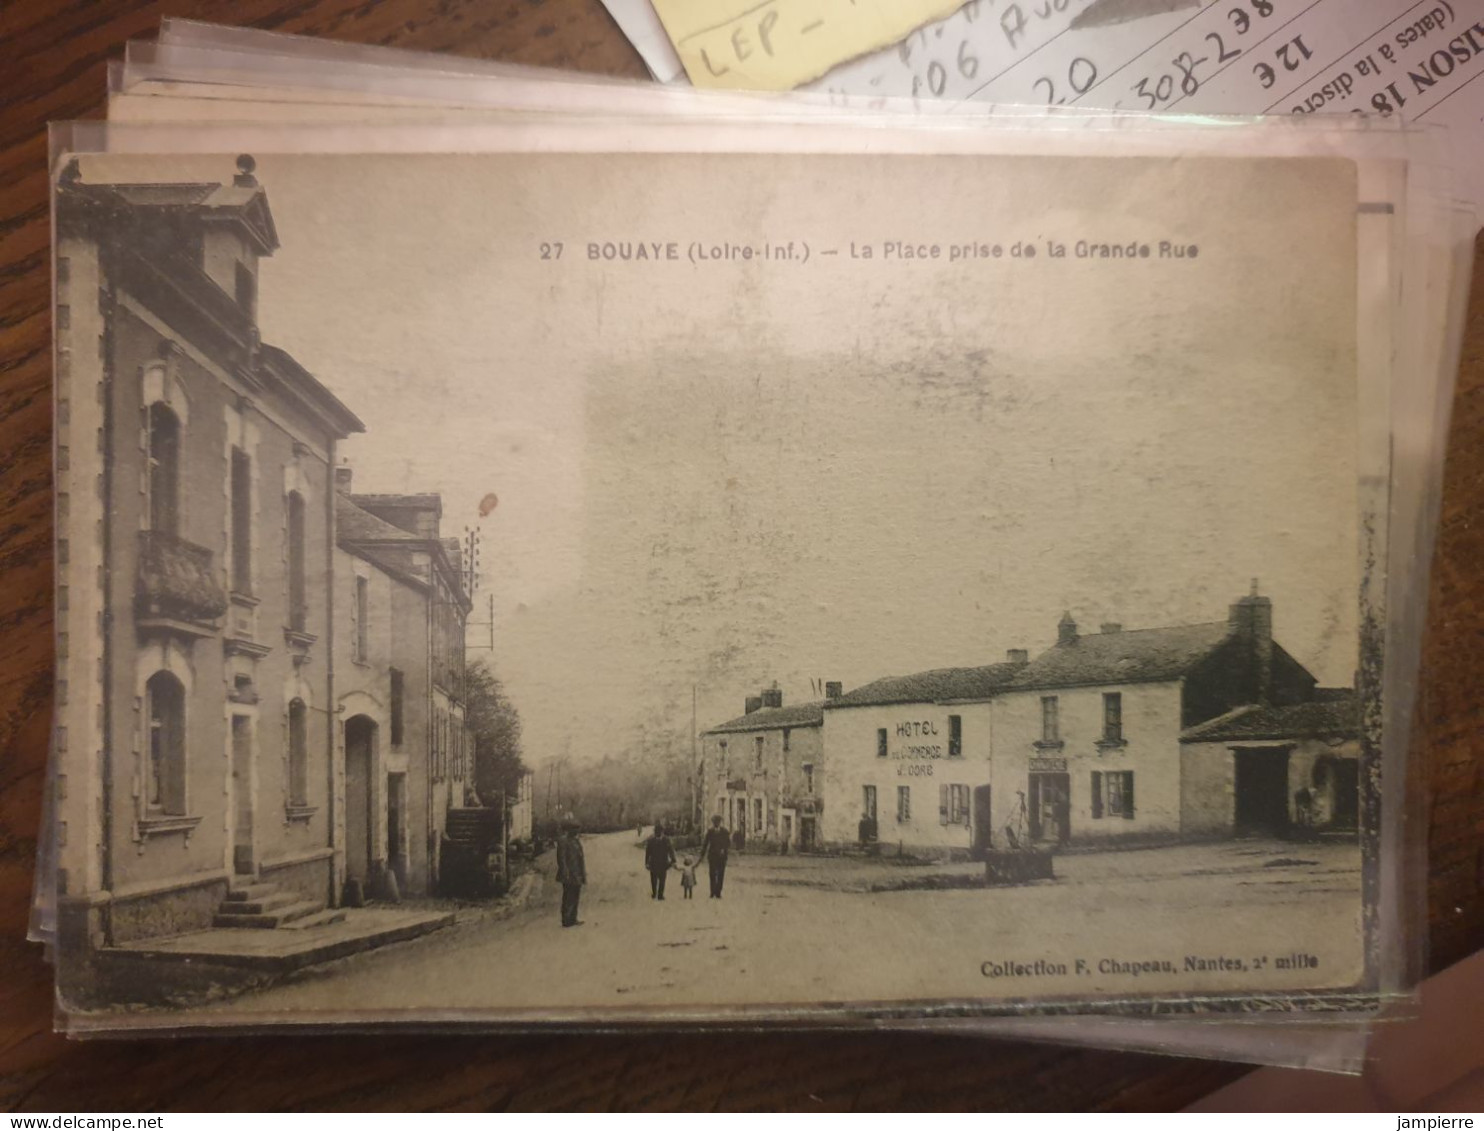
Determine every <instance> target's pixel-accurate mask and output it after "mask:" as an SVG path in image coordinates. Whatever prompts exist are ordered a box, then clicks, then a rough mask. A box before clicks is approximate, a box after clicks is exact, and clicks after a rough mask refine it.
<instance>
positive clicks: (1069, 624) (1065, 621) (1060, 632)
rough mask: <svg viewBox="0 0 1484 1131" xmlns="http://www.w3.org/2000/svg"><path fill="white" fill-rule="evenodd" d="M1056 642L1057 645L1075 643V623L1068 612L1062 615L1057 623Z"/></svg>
mask: <svg viewBox="0 0 1484 1131" xmlns="http://www.w3.org/2000/svg"><path fill="white" fill-rule="evenodd" d="M1056 642H1057V643H1058V644H1075V643H1077V622H1076V621H1074V620H1073V619H1072V614H1071V613H1070V612H1066V613H1062V615H1061V620H1059V621H1057V624H1056Z"/></svg>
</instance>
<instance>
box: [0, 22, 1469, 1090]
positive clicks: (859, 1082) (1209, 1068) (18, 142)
mask: <svg viewBox="0 0 1484 1131" xmlns="http://www.w3.org/2000/svg"><path fill="white" fill-rule="evenodd" d="M167 15H169V16H184V17H191V18H196V19H203V20H212V21H216V22H220V23H237V24H247V25H252V26H255V27H260V28H273V29H278V30H283V31H291V32H301V33H306V34H313V35H321V36H329V37H334V38H339V39H346V40H354V41H358V42H363V43H382V44H393V45H397V46H404V47H410V48H418V49H426V50H441V51H450V52H454V53H457V54H463V55H470V56H478V57H484V58H499V59H506V60H510V61H515V62H522V63H532V64H540V65H545V66H554V67H566V68H571V69H576V70H583V71H592V72H602V73H606V74H611V75H622V76H630V77H636V78H637V77H643V76H644V74H645V72H644V69H643V66H642V64H641V63H640V61H639V58H638V56H637V55H636V54H635V53H634V51H633V49H632V48H631V47H630V46H629V44H628V43H627V41H626V40H625V39H624V38H623V35H622V33H620V32H619V30H618V28H617V27H616V26H615V25H614V24H613V22H612V21H611V19H610V18H609V17H608V15H607V14H606V12H605V11H604V10H603V8H602V6H601V5H600V4H599V2H598V0H173V2H171V3H168V4H167V3H163V2H159V0H61V2H56V0H0V284H3V286H0V751H3V754H0V1107H3V1108H5V1109H7V1110H39V1111H60V1112H67V1111H73V1112H76V1111H88V1110H100V1109H106V1110H130V1109H135V1110H140V1111H145V1110H150V1111H155V1110H172V1109H173V1110H257V1109H367V1110H375V1109H440V1108H453V1109H474V1110H481V1109H493V1110H527V1109H548V1108H557V1109H608V1110H613V1109H623V1110H634V1109H656V1110H659V1109H686V1110H714V1109H715V1110H719V1109H805V1110H808V1109H818V1110H827V1109H856V1110H868V1109H880V1108H927V1109H938V1108H980V1109H1013V1110H1026V1109H1080V1108H1120V1109H1165V1108H1173V1107H1179V1106H1182V1105H1183V1104H1185V1103H1188V1102H1190V1101H1192V1100H1194V1099H1195V1098H1197V1097H1198V1096H1200V1095H1202V1094H1204V1093H1206V1092H1207V1091H1209V1090H1211V1089H1213V1088H1215V1087H1217V1086H1219V1085H1221V1084H1224V1083H1226V1082H1227V1081H1229V1080H1231V1079H1233V1078H1234V1077H1235V1076H1237V1075H1238V1074H1240V1073H1241V1072H1242V1071H1243V1070H1242V1069H1241V1068H1238V1067H1235V1066H1231V1065H1223V1064H1215V1063H1206V1062H1200V1061H1194V1060H1180V1059H1174V1058H1161V1057H1154V1056H1143V1055H1131V1054H1118V1053H1109V1052H1093V1051H1081V1050H1066V1049H1056V1048H1052V1047H1047V1046H1035V1045H1029V1044H1026V1045H1020V1044H1009V1043H1004V1042H996V1041H988V1040H978V1039H965V1038H949V1037H941V1036H922V1035H900V1034H887V1033H857V1034H839V1033H836V1034H814V1035H799V1034H786V1035H777V1034H740V1033H739V1034H725V1035H720V1034H718V1035H707V1036H695V1035H688V1036H682V1037H675V1036H668V1037H667V1036H632V1035H630V1036H613V1035H583V1036H573V1035H562V1036H499V1037H497V1036H485V1037H476V1036H457V1037H448V1036H415V1035H406V1034H402V1035H396V1036H372V1035H347V1036H334V1037H298V1038H294V1037H283V1036H273V1037H239V1038H213V1039H196V1040H180V1041H160V1040H155V1041H136V1042H69V1041H67V1040H65V1039H63V1038H61V1037H58V1036H56V1035H54V1034H53V1033H52V1031H51V1029H52V1015H51V971H50V968H49V967H48V966H46V965H45V964H44V963H43V961H42V956H41V954H40V951H39V948H37V947H35V946H33V945H31V944H28V943H27V942H25V941H24V935H25V926H26V912H27V906H28V902H29V899H30V894H31V878H32V860H33V857H34V854H35V850H36V832H37V818H38V813H39V810H40V801H41V786H42V777H43V768H44V763H45V757H46V750H47V737H48V728H49V720H50V713H51V687H52V635H51V633H52V511H51V507H52V494H51V492H52V480H51V412H52V408H51V362H50V348H51V327H50V319H49V311H48V304H49V293H50V292H49V288H50V271H49V265H48V209H47V196H46V184H47V179H46V168H45V163H46V123H47V122H48V121H59V120H67V119H76V118H88V117H99V116H101V115H102V112H103V106H104V82H105V64H106V61H107V60H108V59H109V58H110V57H113V56H116V55H118V54H120V53H121V52H122V49H123V44H124V41H125V40H126V39H128V38H129V37H131V36H148V35H150V34H151V33H152V31H153V30H154V29H155V28H156V27H157V26H158V22H159V20H160V19H161V18H162V17H164V16H167ZM1478 261H1479V260H1478V249H1476V270H1477V265H1478ZM1481 426H1484V296H1479V295H1477V294H1476V295H1475V297H1474V298H1473V300H1472V303H1471V309H1470V322H1469V337H1468V341H1467V343H1466V356H1465V360H1464V365H1463V370H1462V374H1461V376H1460V379H1459V389H1458V395H1457V400H1456V404H1455V407H1454V414H1453V426H1452V435H1451V438H1450V442H1449V451H1448V470H1447V478H1446V487H1445V491H1444V497H1443V503H1442V525H1441V532H1440V538H1439V545H1438V554H1437V561H1436V564H1435V567H1434V571H1433V577H1432V584H1431V595H1430V605H1429V611H1428V617H1427V621H1428V637H1427V644H1426V651H1425V655H1424V660H1423V675H1422V681H1423V691H1422V696H1421V700H1420V705H1419V726H1418V731H1417V740H1416V742H1417V750H1418V757H1419V759H1421V761H1422V762H1423V763H1424V764H1425V768H1426V769H1425V773H1426V778H1427V782H1428V785H1429V789H1430V794H1429V799H1428V807H1427V819H1428V822H1429V830H1430V831H1429V855H1430V860H1429V890H1428V902H1429V920H1430V935H1431V962H1430V965H1431V967H1432V968H1433V969H1438V968H1441V967H1442V966H1445V965H1448V964H1450V963H1452V962H1454V961H1456V960H1457V959H1459V958H1461V957H1463V956H1465V955H1466V954H1468V953H1470V952H1472V951H1473V950H1475V949H1477V948H1478V947H1479V946H1480V945H1481V943H1484V892H1481V888H1484V753H1481V746H1484V716H1481V707H1480V701H1479V691H1480V687H1481V685H1484V680H1481V675H1484V443H1481V442H1480V441H1481V438H1484V435H1481Z"/></svg>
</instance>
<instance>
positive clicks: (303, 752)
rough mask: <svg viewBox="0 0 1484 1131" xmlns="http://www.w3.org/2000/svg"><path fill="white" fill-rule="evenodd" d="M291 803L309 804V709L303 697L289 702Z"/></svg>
mask: <svg viewBox="0 0 1484 1131" xmlns="http://www.w3.org/2000/svg"><path fill="white" fill-rule="evenodd" d="M289 804H290V805H293V806H300V807H302V806H305V805H308V804H309V711H308V709H307V708H306V707H305V706H304V700H302V699H295V700H293V701H292V702H290V703H289Z"/></svg>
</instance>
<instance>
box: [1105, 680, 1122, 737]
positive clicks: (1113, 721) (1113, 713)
mask: <svg viewBox="0 0 1484 1131" xmlns="http://www.w3.org/2000/svg"><path fill="white" fill-rule="evenodd" d="M1103 741H1104V742H1122V741H1123V695H1122V693H1121V692H1118V691H1107V692H1104V693H1103Z"/></svg>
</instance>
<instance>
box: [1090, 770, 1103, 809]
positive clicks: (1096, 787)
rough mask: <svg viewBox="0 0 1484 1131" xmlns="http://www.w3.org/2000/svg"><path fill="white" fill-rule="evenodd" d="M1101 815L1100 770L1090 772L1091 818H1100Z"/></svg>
mask: <svg viewBox="0 0 1484 1131" xmlns="http://www.w3.org/2000/svg"><path fill="white" fill-rule="evenodd" d="M1102 816H1103V775H1102V771H1100V770H1093V772H1092V819H1093V820H1094V821H1097V820H1101V819H1102Z"/></svg>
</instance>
